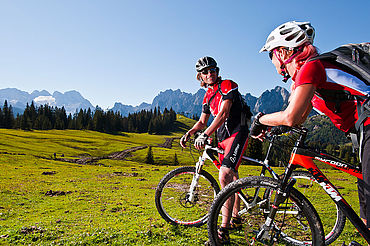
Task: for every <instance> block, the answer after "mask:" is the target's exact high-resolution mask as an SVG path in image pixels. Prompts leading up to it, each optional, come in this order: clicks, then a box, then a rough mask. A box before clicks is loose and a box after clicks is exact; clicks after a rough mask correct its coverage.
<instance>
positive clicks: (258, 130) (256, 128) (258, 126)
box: [249, 112, 267, 137]
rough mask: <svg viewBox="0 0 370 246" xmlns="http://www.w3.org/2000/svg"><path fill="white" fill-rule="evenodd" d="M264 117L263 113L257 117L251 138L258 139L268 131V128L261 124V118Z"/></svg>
mask: <svg viewBox="0 0 370 246" xmlns="http://www.w3.org/2000/svg"><path fill="white" fill-rule="evenodd" d="M262 115H263V113H261V112H260V113H258V114H257V115H256V118H255V119H254V121H253V123H252V126H251V130H250V133H249V136H251V137H257V136H258V135H260V134H261V133H262V132H263V131H266V130H267V126H266V125H264V124H261V122H260V121H259V118H261V116H262Z"/></svg>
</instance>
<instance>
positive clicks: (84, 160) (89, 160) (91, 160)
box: [54, 138, 176, 164]
mask: <svg viewBox="0 0 370 246" xmlns="http://www.w3.org/2000/svg"><path fill="white" fill-rule="evenodd" d="M174 139H176V138H166V139H165V141H164V143H163V144H158V145H157V147H160V148H167V149H171V148H172V142H173V140H174ZM145 148H148V145H143V146H137V147H133V148H129V149H125V150H122V151H118V152H113V153H111V154H109V155H107V156H101V157H91V156H88V157H86V156H84V157H81V158H77V159H70V158H55V159H54V160H57V161H65V162H70V163H77V164H95V163H96V162H98V161H99V160H103V159H112V160H124V159H125V158H126V157H129V156H130V155H131V153H132V152H135V151H138V150H141V149H145Z"/></svg>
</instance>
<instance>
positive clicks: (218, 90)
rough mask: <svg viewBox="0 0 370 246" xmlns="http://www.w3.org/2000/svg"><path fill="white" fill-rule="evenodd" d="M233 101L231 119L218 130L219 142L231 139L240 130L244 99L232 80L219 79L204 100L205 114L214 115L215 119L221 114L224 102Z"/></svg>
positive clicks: (209, 88)
mask: <svg viewBox="0 0 370 246" xmlns="http://www.w3.org/2000/svg"><path fill="white" fill-rule="evenodd" d="M228 99H230V100H232V106H231V109H230V113H229V117H228V118H227V119H226V121H225V122H224V123H223V124H222V125H221V126H220V127H219V128H218V129H217V137H218V140H219V141H223V140H225V139H226V138H228V137H230V136H231V135H233V134H234V133H236V132H237V131H239V129H240V122H241V111H242V101H241V100H242V98H241V95H240V93H239V91H238V85H237V84H236V83H235V82H233V81H231V80H221V79H218V81H217V83H216V84H214V85H213V86H209V87H208V89H207V92H206V94H205V95H204V99H203V110H202V112H203V113H205V114H212V115H213V116H214V117H216V116H217V114H218V113H219V112H220V109H221V103H222V101H224V100H228Z"/></svg>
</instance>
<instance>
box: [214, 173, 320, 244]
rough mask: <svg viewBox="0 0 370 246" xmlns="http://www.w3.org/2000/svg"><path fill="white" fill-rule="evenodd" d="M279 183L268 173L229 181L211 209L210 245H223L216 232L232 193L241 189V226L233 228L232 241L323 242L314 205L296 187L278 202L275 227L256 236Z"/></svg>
mask: <svg viewBox="0 0 370 246" xmlns="http://www.w3.org/2000/svg"><path fill="white" fill-rule="evenodd" d="M279 185H280V183H279V181H277V180H274V179H272V178H268V177H246V178H242V179H239V180H237V181H235V182H233V183H231V184H229V185H227V186H226V187H225V188H224V189H223V190H222V191H221V192H220V193H219V194H218V195H217V197H216V198H215V201H214V203H213V204H212V207H211V210H210V213H209V221H208V236H209V239H210V243H211V245H221V243H220V241H219V238H218V232H217V230H218V228H219V227H220V225H221V224H222V218H223V214H222V211H221V209H222V208H223V207H224V206H225V204H226V202H227V200H228V199H229V198H230V197H232V196H235V195H236V194H238V193H239V194H240V193H241V194H243V195H241V196H242V197H243V199H241V208H240V211H239V216H240V217H241V220H242V229H241V230H240V231H230V243H231V244H235V245H239V244H246V245H286V244H289V245H306V244H307V243H308V242H311V243H312V245H315V246H318V245H320V246H322V245H324V232H323V229H322V225H321V221H320V219H319V217H318V215H317V213H316V211H315V209H314V208H313V206H312V205H311V204H310V202H309V201H308V200H307V199H306V198H305V197H304V196H303V195H302V194H301V193H300V192H299V191H297V190H296V189H294V188H293V189H292V190H291V193H290V196H289V198H288V199H287V200H286V201H285V202H284V203H282V204H281V205H280V206H279V208H278V211H277V213H276V216H275V220H274V222H273V225H274V226H273V229H272V230H271V231H270V232H269V234H268V235H266V237H265V238H264V239H257V234H258V232H259V231H260V229H261V227H262V225H263V224H264V223H265V221H266V217H267V215H268V214H269V212H270V208H271V205H272V203H273V201H274V199H275V196H276V192H277V189H278V188H279ZM239 196H240V195H239Z"/></svg>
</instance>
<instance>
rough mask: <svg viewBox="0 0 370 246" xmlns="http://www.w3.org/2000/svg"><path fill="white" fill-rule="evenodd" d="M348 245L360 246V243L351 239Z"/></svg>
mask: <svg viewBox="0 0 370 246" xmlns="http://www.w3.org/2000/svg"><path fill="white" fill-rule="evenodd" d="M348 246H362V245H361V244H359V243H358V242H356V241H352V242H350V243H349V244H348Z"/></svg>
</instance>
